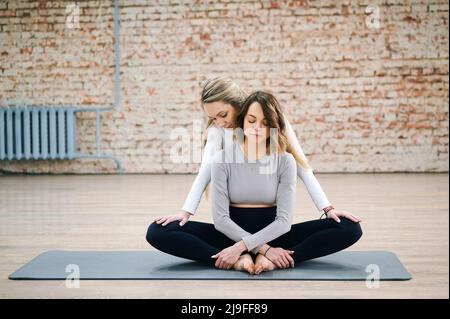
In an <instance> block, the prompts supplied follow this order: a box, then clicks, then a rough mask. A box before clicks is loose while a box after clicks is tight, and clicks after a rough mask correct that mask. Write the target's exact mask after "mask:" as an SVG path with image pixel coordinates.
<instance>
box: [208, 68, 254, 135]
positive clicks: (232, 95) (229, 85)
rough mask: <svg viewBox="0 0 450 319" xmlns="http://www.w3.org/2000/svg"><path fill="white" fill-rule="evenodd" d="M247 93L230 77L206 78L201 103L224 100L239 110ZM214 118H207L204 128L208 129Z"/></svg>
mask: <svg viewBox="0 0 450 319" xmlns="http://www.w3.org/2000/svg"><path fill="white" fill-rule="evenodd" d="M247 96H248V94H247V92H245V91H244V90H243V89H241V87H240V86H239V85H238V84H237V83H236V82H234V81H233V80H231V79H230V78H227V77H224V76H221V77H215V78H212V79H208V80H206V81H205V83H204V85H203V91H202V97H201V103H202V107H203V105H204V104H205V103H212V102H224V103H228V104H230V105H231V106H232V107H234V108H235V110H236V112H239V111H240V109H241V106H242V103H244V101H245V99H246V98H247ZM213 122H214V120H212V119H208V123H207V125H206V129H208V128H209V127H210V126H211V125H212V124H213Z"/></svg>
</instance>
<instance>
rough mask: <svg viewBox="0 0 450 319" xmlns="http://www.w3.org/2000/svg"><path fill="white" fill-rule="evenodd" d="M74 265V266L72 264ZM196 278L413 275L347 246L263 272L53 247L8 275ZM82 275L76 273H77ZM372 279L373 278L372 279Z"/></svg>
mask: <svg viewBox="0 0 450 319" xmlns="http://www.w3.org/2000/svg"><path fill="white" fill-rule="evenodd" d="M74 265H75V266H74ZM76 273H79V279H90V280H93V279H99V280H111V279H120V280H127V279H135V280H137V279H144V280H154V279H159V280H162V279H195V280H223V279H225V280H361V281H365V280H367V279H368V278H372V277H373V276H376V275H377V274H379V280H409V279H411V275H410V274H409V273H408V271H407V270H406V269H405V267H404V266H403V265H402V263H401V262H400V260H399V259H398V258H397V256H396V255H395V254H394V253H392V252H388V251H347V250H343V251H340V252H337V253H334V254H331V255H328V256H324V257H320V258H316V259H312V260H308V261H304V262H302V263H298V264H296V265H295V268H288V269H275V270H273V271H270V272H263V273H261V274H259V275H250V274H248V273H245V272H241V271H236V270H233V269H231V270H224V269H217V268H214V267H207V266H204V265H202V264H200V263H198V262H194V261H191V260H188V259H183V258H179V257H175V256H172V255H169V254H166V253H163V252H161V251H157V250H146V251H142V250H140V251H66V250H52V251H47V252H44V253H42V254H40V255H38V256H37V257H36V258H34V259H33V260H31V261H30V262H28V263H26V264H25V265H24V266H22V267H21V268H20V269H18V270H17V271H16V272H14V273H12V274H11V275H10V276H9V279H22V280H24V279H25V280H26V279H28V280H65V279H66V278H67V277H68V276H69V275H71V276H75V275H76ZM77 277H78V276H77ZM369 280H370V279H369Z"/></svg>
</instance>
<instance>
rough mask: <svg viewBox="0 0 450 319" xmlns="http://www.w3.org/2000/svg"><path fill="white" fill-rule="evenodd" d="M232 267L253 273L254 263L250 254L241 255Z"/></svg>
mask: <svg viewBox="0 0 450 319" xmlns="http://www.w3.org/2000/svg"><path fill="white" fill-rule="evenodd" d="M233 269H236V270H239V271H246V272H248V273H249V274H251V275H253V274H254V273H255V264H254V263H253V258H252V256H250V254H243V255H241V256H240V257H239V259H238V261H236V263H235V264H234V265H233Z"/></svg>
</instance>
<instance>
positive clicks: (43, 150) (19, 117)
mask: <svg viewBox="0 0 450 319" xmlns="http://www.w3.org/2000/svg"><path fill="white" fill-rule="evenodd" d="M76 120H77V118H76V114H75V109H74V108H37V107H32V108H26V107H25V108H12V109H0V160H21V159H73V158H74V156H75V154H76Z"/></svg>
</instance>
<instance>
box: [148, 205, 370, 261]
mask: <svg viewBox="0 0 450 319" xmlns="http://www.w3.org/2000/svg"><path fill="white" fill-rule="evenodd" d="M275 216H276V206H273V207H264V208H253V207H252V208H237V207H233V206H230V218H231V219H232V220H233V221H234V222H235V223H236V224H238V225H239V226H241V227H242V228H243V229H244V230H246V231H247V232H249V233H252V234H253V233H255V232H257V231H259V230H260V229H262V228H264V227H265V226H267V225H268V224H270V223H271V222H272V221H273V220H274V219H275ZM340 220H341V222H340V223H338V222H336V221H334V220H333V219H329V218H325V219H316V220H311V221H307V222H303V223H297V224H293V225H292V227H291V230H290V231H289V232H287V233H285V234H283V235H281V236H280V237H278V238H276V239H274V240H272V241H270V242H268V243H267V244H268V245H270V246H272V247H281V248H284V249H288V250H293V251H294V253H293V254H292V255H291V256H292V257H293V259H294V261H295V264H296V265H297V264H298V263H300V262H302V261H305V260H308V259H313V258H318V257H322V256H325V255H329V254H332V253H335V252H338V251H340V250H343V249H345V248H347V247H349V246H351V245H353V244H354V243H355V242H357V241H358V239H359V238H360V237H361V236H362V230H361V226H360V224H359V223H355V222H353V221H351V220H349V219H347V218H344V217H342V218H340ZM179 223H180V221H179V220H177V221H173V222H171V223H169V224H167V225H166V226H162V224H157V223H156V222H153V223H152V224H150V226H149V227H148V230H147V237H146V238H147V241H148V242H149V244H150V245H152V246H153V247H155V248H157V249H158V250H161V251H163V252H165V253H168V254H171V255H174V256H177V257H181V258H185V259H190V260H194V261H198V262H200V263H203V264H206V265H209V266H212V267H214V265H215V262H216V260H217V259H215V258H211V256H212V255H214V254H217V253H218V252H220V251H221V250H223V249H225V248H227V247H229V246H232V245H233V244H234V243H235V242H234V241H233V240H231V239H230V238H228V237H227V236H225V235H224V234H222V233H221V232H219V231H218V230H216V229H215V228H214V224H210V223H204V222H198V221H188V222H187V223H186V224H184V226H180V225H179ZM250 254H251V255H252V256H255V255H254V254H253V253H252V252H250Z"/></svg>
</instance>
